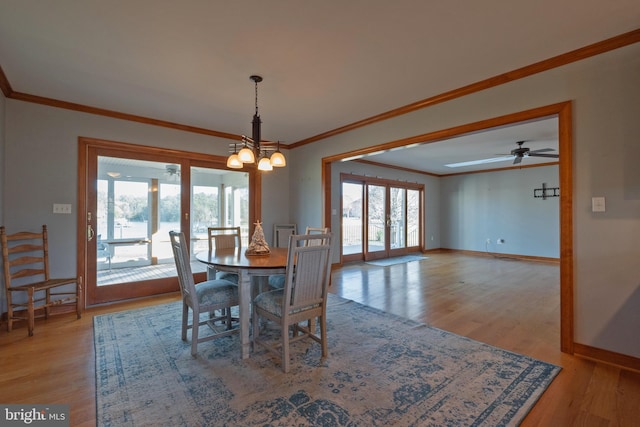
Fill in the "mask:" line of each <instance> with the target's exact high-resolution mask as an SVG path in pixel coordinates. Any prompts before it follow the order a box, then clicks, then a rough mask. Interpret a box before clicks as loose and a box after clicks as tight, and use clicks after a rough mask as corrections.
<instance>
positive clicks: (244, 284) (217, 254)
mask: <svg viewBox="0 0 640 427" xmlns="http://www.w3.org/2000/svg"><path fill="white" fill-rule="evenodd" d="M287 252H288V249H287V248H271V253H270V254H269V255H252V256H247V255H245V249H240V250H238V249H237V248H229V249H216V250H214V251H211V252H199V253H197V254H196V259H197V260H198V261H200V262H203V263H205V264H207V265H210V266H213V267H214V268H215V269H216V270H218V271H226V272H231V273H235V274H237V275H238V293H239V299H240V307H239V308H240V316H239V321H240V346H241V347H240V348H241V350H240V351H241V356H242V358H243V359H246V358H247V357H249V352H250V349H251V342H250V340H249V329H250V325H251V316H250V315H249V314H250V305H251V300H252V297H253V293H252V289H251V278H252V277H259V278H266V277H268V276H271V275H274V274H284V273H285V269H286V267H287Z"/></svg>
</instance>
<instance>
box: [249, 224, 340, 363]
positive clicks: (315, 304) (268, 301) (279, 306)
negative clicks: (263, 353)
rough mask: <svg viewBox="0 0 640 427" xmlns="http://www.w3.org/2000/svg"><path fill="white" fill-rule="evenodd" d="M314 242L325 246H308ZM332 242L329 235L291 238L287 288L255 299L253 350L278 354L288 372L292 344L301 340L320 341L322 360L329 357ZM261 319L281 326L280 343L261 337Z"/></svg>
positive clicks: (263, 294) (286, 275)
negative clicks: (316, 325) (316, 323)
mask: <svg viewBox="0 0 640 427" xmlns="http://www.w3.org/2000/svg"><path fill="white" fill-rule="evenodd" d="M312 239H321V240H322V242H323V243H322V244H319V245H307V243H308V242H309V240H312ZM331 243H332V236H331V234H330V233H329V234H317V235H306V234H303V235H294V236H291V237H290V239H289V251H288V255H287V269H286V274H285V277H286V280H285V285H284V288H283V289H276V290H271V291H268V292H263V293H260V294H258V295H257V296H256V297H255V299H254V300H253V342H254V349H255V345H256V344H258V345H260V346H262V347H264V348H266V349H267V350H269V351H270V352H272V353H274V354H276V355H277V356H278V357H279V358H280V360H281V365H282V370H283V371H284V372H289V364H290V361H289V344H290V343H292V342H295V341H298V340H300V339H302V338H307V337H308V338H311V339H313V340H315V341H317V342H319V343H320V345H321V347H322V357H327V319H326V313H327V305H326V304H327V292H328V287H329V277H330V275H331V253H332V245H331ZM261 318H265V319H268V320H271V321H273V322H275V323H276V324H278V325H279V326H280V340H279V341H278V342H273V340H268V339H263V338H261V337H260V319H261ZM312 319H313V320H315V319H317V320H318V323H319V324H320V334H317V331H316V328H315V327H313V328H312V327H311V325H315V322H312ZM305 322H306V325H305V324H304V323H305ZM290 327H291V328H290ZM289 329H291V336H290V331H289Z"/></svg>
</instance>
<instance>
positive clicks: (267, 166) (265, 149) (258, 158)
mask: <svg viewBox="0 0 640 427" xmlns="http://www.w3.org/2000/svg"><path fill="white" fill-rule="evenodd" d="M249 78H250V79H251V80H253V82H254V83H255V86H256V112H255V114H254V115H253V121H252V122H251V124H252V126H251V138H249V137H248V136H245V135H242V139H241V141H240V144H241V146H242V148H241V149H240V151H238V143H237V142H234V143H232V144H230V148H231V149H232V150H233V152H232V153H231V155H230V156H229V158H228V159H227V167H229V168H232V169H241V168H242V167H243V166H244V164H245V163H246V164H253V163H256V162H257V163H258V170H261V171H270V170H272V169H273V168H274V167H275V168H281V167H284V166H286V165H287V161H286V160H285V158H284V155H283V154H282V153H281V152H280V142H279V141H278V143H277V144H276V146H275V147H274V146H273V144H269V145H267V144H264V145H262V144H261V139H260V126H261V124H262V121H261V120H260V114H258V83H260V82H261V81H262V77H260V76H251V77H249ZM269 152H272V153H271V155H270V156H268V153H269Z"/></svg>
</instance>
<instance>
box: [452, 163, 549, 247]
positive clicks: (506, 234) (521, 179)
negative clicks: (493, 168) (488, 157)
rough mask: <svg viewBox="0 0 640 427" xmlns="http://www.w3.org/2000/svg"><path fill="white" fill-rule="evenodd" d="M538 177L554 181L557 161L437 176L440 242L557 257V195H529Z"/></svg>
mask: <svg viewBox="0 0 640 427" xmlns="http://www.w3.org/2000/svg"><path fill="white" fill-rule="evenodd" d="M543 182H546V183H547V186H548V187H557V186H558V182H559V181H558V166H545V167H536V168H524V169H510V170H505V171H501V172H491V173H477V174H470V175H457V176H451V177H444V178H441V189H440V191H441V195H442V196H441V198H440V212H441V213H440V217H441V218H442V220H441V233H442V247H443V248H447V249H460V250H468V251H480V252H485V251H487V252H490V253H497V254H511V255H527V256H535V257H548V258H559V257H560V216H559V206H560V204H559V201H560V199H559V198H557V197H553V198H548V199H546V200H543V199H541V198H539V199H537V198H534V197H533V193H534V189H536V188H541V186H542V183H543ZM487 239H490V240H491V242H490V243H489V244H487V242H486V240H487ZM497 239H504V241H505V242H504V244H501V245H498V244H497V243H496V241H497Z"/></svg>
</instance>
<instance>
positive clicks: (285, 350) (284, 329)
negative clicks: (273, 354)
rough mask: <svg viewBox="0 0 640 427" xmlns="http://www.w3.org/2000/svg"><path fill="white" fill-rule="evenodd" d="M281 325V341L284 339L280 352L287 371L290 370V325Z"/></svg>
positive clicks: (283, 367)
mask: <svg viewBox="0 0 640 427" xmlns="http://www.w3.org/2000/svg"><path fill="white" fill-rule="evenodd" d="M280 326H281V331H280V333H281V338H280V339H281V341H282V349H281V351H280V354H281V356H282V361H281V363H282V370H283V371H284V372H285V373H287V372H289V326H287V325H280Z"/></svg>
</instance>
